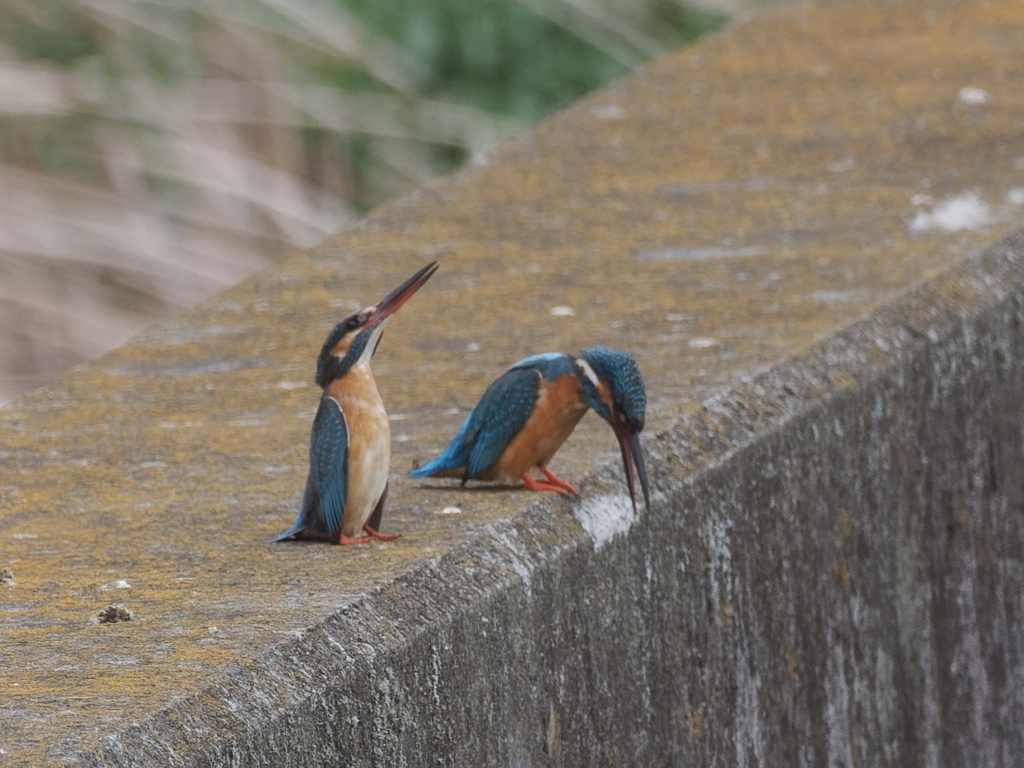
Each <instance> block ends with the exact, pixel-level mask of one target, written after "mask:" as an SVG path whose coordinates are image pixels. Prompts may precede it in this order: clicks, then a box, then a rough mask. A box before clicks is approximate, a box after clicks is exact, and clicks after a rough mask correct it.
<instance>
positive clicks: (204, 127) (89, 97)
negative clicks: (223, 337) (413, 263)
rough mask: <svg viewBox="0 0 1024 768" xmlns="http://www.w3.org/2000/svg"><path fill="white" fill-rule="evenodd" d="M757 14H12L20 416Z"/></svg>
mask: <svg viewBox="0 0 1024 768" xmlns="http://www.w3.org/2000/svg"><path fill="white" fill-rule="evenodd" d="M741 1H742V0H704V1H703V2H702V4H701V5H700V6H694V5H690V4H685V3H684V0H473V2H464V1H462V0H0V405H2V404H3V403H5V402H9V401H10V400H11V399H12V398H13V397H15V396H16V395H18V394H19V393H21V392H24V391H26V390H28V389H31V388H32V387H35V386H38V385H40V384H42V383H44V382H46V381H48V380H50V379H52V378H55V377H56V376H58V375H59V374H60V373H61V372H62V371H63V370H65V369H66V368H68V367H70V366H72V365H75V364H77V363H79V362H82V361H84V360H87V359H91V358H94V357H97V356H99V355H100V354H102V353H103V352H104V351H106V350H108V349H111V348H113V347H116V346H118V345H120V344H122V343H124V341H126V340H127V339H128V338H129V337H130V336H131V335H133V334H134V333H135V332H137V331H138V330H139V329H140V328H141V327H142V326H144V325H146V324H148V323H150V322H152V321H154V320H156V319H159V318H162V317H167V316H168V315H171V314H173V313H175V312H178V311H180V310H181V309H183V308H186V307H188V306H190V305H192V304H194V303H195V302H197V301H199V300H200V299H202V298H203V297H204V296H207V295H209V294H210V293H213V292H215V291H217V290H219V289H221V288H223V287H225V286H228V285H231V284H234V283H236V282H238V281H239V280H241V279H242V278H244V277H245V276H246V275H248V274H250V273H251V272H253V271H255V270H258V269H260V268H261V267H264V266H266V265H267V264H270V263H271V262H273V261H274V260H275V259H277V258H279V257H280V256H282V255H283V254H284V253H286V252H288V251H289V250H292V249H295V248H301V247H305V246H309V245H312V244H314V243H316V242H317V241H318V240H320V239H322V238H323V237H325V236H326V235H328V234H330V233H332V232H335V231H337V230H338V229H340V228H341V227H343V226H344V224H345V223H346V222H347V221H350V220H352V219H353V218H355V217H357V216H359V215H360V213H362V212H363V211H365V210H367V209H368V208H370V207H372V206H374V205H376V204H377V203H379V202H381V201H383V200H385V199H387V198H389V197H392V196H394V195H398V194H401V193H402V192H404V191H407V190H409V189H411V188H414V187H416V186H417V185H419V184H421V183H422V182H423V181H425V180H426V179H429V178H430V177H432V176H435V175H437V174H441V173H445V172H447V171H450V170H452V169H453V168H455V167H457V166H458V165H460V164H461V163H463V162H464V161H465V160H467V159H468V158H469V157H471V156H472V155H473V154H474V153H476V152H480V151H483V150H486V149H487V148H489V147H491V146H492V145H494V144H495V143H497V142H498V141H500V140H501V139H502V138H504V137H506V136H508V135H510V134H512V133H515V132H518V131H521V130H523V129H524V128H526V127H528V126H529V125H531V124H532V123H534V122H535V121H537V120H539V119H540V118H542V117H544V116H545V115H546V114H548V113H550V112H552V111H553V110H556V109H558V108H560V107H563V106H565V105H567V104H569V103H571V102H572V101H574V100H575V99H577V98H579V97H580V96H581V95H583V94H585V93H587V92H588V91H591V90H594V89H596V88H598V87H600V86H601V85H603V84H605V83H607V82H609V81H610V80H613V79H615V78H618V77H620V76H622V75H624V74H626V73H628V72H629V71H631V70H633V69H635V68H636V67H638V66H640V65H642V64H643V63H644V62H646V61H648V60H650V59H652V58H655V57H657V56H659V55H661V54H662V53H664V52H666V51H668V50H671V49H674V48H677V47H679V46H681V45H683V44H685V43H686V42H689V41H692V40H694V39H696V38H697V37H699V36H700V35H703V34H705V33H708V32H710V31H713V30H715V29H717V28H719V27H720V26H722V25H723V24H724V23H725V22H726V21H727V19H728V18H729V17H730V16H731V15H733V14H734V13H736V12H737V11H738V10H740V9H739V7H738V6H737V5H735V3H738V2H741Z"/></svg>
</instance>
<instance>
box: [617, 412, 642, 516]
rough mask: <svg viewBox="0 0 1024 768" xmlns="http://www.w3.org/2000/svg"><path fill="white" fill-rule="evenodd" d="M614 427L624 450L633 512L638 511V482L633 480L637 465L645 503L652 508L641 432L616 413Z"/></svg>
mask: <svg viewBox="0 0 1024 768" xmlns="http://www.w3.org/2000/svg"><path fill="white" fill-rule="evenodd" d="M612 429H614V430H615V437H617V438H618V439H619V450H621V451H622V466H623V468H624V469H625V470H626V485H627V486H629V498H630V499H632V501H633V512H634V513H636V484H635V482H634V480H633V468H634V467H636V474H637V477H639V478H640V489H641V490H642V491H643V494H644V505H645V506H646V508H647V510H648V511H650V509H651V494H650V490H649V489H648V486H647V469H646V468H645V467H644V453H643V450H641V448H640V433H639V432H634V431H632V430H631V429H630V428H629V425H628V424H626V422H625V420H624V419H623V418H622V417H621V416H620V415H619V414H618V413H616V414H615V415H614V417H613V418H612Z"/></svg>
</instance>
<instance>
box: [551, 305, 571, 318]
mask: <svg viewBox="0 0 1024 768" xmlns="http://www.w3.org/2000/svg"><path fill="white" fill-rule="evenodd" d="M551 314H552V316H554V317H572V316H573V315H575V314H576V310H575V309H573V308H572V307H552V308H551Z"/></svg>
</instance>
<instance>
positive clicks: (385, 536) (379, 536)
mask: <svg viewBox="0 0 1024 768" xmlns="http://www.w3.org/2000/svg"><path fill="white" fill-rule="evenodd" d="M363 530H364V531H366V532H367V533H368V534H370V538H374V539H376V540H377V541H394V540H395V539H398V538H401V536H402V534H400V533H381V532H380V531H375V530H374V529H373V528H371V527H370V524H369V523H367V524H366V525H364V526H363ZM363 538H365V539H366V541H369V540H370V538H368V537H363Z"/></svg>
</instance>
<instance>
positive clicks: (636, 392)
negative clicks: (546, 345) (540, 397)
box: [576, 347, 651, 510]
mask: <svg viewBox="0 0 1024 768" xmlns="http://www.w3.org/2000/svg"><path fill="white" fill-rule="evenodd" d="M576 366H577V368H578V369H579V371H580V380H581V381H582V383H583V395H584V397H586V399H587V402H588V403H589V404H590V407H591V408H593V409H594V410H595V411H597V414H598V415H599V416H600V417H601V418H602V419H604V420H605V421H607V422H608V423H609V424H610V425H611V427H612V430H613V431H614V432H615V437H616V438H618V441H619V449H620V450H621V451H622V465H623V467H624V469H625V470H626V485H628V486H629V496H630V498H631V499H632V500H633V509H634V510H635V509H636V493H635V490H634V488H635V486H634V482H633V468H634V467H635V468H636V474H637V476H638V477H639V478H640V488H641V490H642V491H643V494H644V504H646V505H647V507H648V508H649V507H650V504H651V502H650V493H649V491H648V486H647V470H646V469H645V467H644V456H643V452H642V451H641V449H640V433H641V432H642V431H643V428H644V413H645V411H646V410H647V394H646V392H645V391H644V380H643V377H642V376H641V375H640V368H639V366H637V364H636V360H634V359H633V356H632V355H627V354H626V353H625V352H616V351H615V350H614V349H607V348H606V347H593V348H591V349H587V350H584V351H583V352H582V353H581V354H580V357H579V358H577V360H576Z"/></svg>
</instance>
